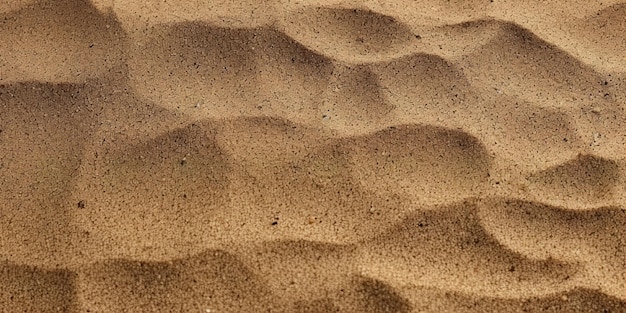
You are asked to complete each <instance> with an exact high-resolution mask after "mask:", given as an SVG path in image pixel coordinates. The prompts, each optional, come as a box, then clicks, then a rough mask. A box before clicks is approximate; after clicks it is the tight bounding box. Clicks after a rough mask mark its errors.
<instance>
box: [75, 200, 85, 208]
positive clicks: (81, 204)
mask: <svg viewBox="0 0 626 313" xmlns="http://www.w3.org/2000/svg"><path fill="white" fill-rule="evenodd" d="M77 206H78V208H79V209H84V208H85V201H83V200H80V201H78V205H77Z"/></svg>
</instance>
